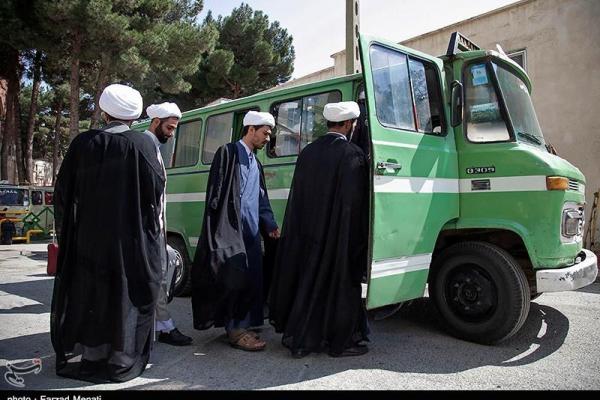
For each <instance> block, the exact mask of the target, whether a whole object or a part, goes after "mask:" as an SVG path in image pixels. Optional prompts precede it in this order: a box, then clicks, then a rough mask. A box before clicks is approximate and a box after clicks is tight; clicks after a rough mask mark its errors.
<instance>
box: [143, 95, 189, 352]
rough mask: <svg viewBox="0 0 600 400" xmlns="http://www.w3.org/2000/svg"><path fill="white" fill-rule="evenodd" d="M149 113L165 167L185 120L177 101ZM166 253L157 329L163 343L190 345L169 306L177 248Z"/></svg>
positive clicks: (150, 134)
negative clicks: (165, 148)
mask: <svg viewBox="0 0 600 400" xmlns="http://www.w3.org/2000/svg"><path fill="white" fill-rule="evenodd" d="M146 114H148V117H149V118H150V126H149V127H148V130H146V131H145V132H144V133H145V134H146V135H148V137H149V138H150V139H152V141H153V142H154V145H155V146H156V158H157V159H158V161H159V162H160V164H161V165H162V166H163V168H164V165H165V164H164V160H163V157H162V154H161V145H163V144H165V143H167V142H168V141H169V139H170V138H172V137H173V135H175V131H176V130H177V125H178V124H179V120H180V119H181V111H180V110H179V107H177V104H175V103H161V104H152V105H151V106H149V107H148V108H146ZM166 156H167V157H168V159H167V161H170V158H171V154H167V155H166ZM165 176H166V171H165ZM165 192H166V186H165V190H163V193H162V196H161V198H160V202H161V210H162V212H161V214H160V228H161V232H162V235H163V236H164V237H165V238H166V218H165V214H166V202H165ZM165 243H166V240H165ZM165 254H166V256H167V259H166V260H163V261H162V265H163V279H162V283H161V286H160V290H159V292H158V301H157V302H156V328H155V329H156V332H159V334H158V341H159V342H162V343H167V344H170V345H173V346H187V345H189V344H191V343H192V338H191V337H189V336H186V335H184V334H182V333H181V332H179V329H177V328H176V327H175V322H174V321H173V318H172V317H171V314H170V313H169V310H168V308H167V304H168V297H167V291H168V285H169V277H168V275H167V273H168V272H169V273H170V272H171V271H170V269H169V268H168V266H169V265H172V263H173V262H175V257H176V254H175V253H174V250H173V249H172V248H170V246H168V247H167V252H166V253H165Z"/></svg>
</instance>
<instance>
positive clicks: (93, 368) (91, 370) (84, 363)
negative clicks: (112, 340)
mask: <svg viewBox="0 0 600 400" xmlns="http://www.w3.org/2000/svg"><path fill="white" fill-rule="evenodd" d="M105 365H106V360H98V361H90V360H85V359H82V360H81V363H80V364H79V376H81V377H91V376H94V375H96V374H98V373H99V372H101V371H102V369H103V368H104V367H105Z"/></svg>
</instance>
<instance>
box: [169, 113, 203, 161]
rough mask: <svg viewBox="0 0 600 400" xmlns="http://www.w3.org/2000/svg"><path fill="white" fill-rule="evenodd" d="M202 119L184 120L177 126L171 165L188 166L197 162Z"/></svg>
mask: <svg viewBox="0 0 600 400" xmlns="http://www.w3.org/2000/svg"><path fill="white" fill-rule="evenodd" d="M201 129H202V121H200V120H197V121H191V122H184V123H183V124H180V125H179V126H178V127H177V135H176V136H175V153H174V157H173V161H172V164H173V167H189V166H192V165H196V163H197V162H198V153H199V149H200V132H201Z"/></svg>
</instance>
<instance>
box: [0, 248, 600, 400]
mask: <svg viewBox="0 0 600 400" xmlns="http://www.w3.org/2000/svg"><path fill="white" fill-rule="evenodd" d="M45 263H46V252H45V245H39V244H38V245H13V246H0V389H13V387H12V386H9V385H8V384H7V382H5V380H4V379H2V377H3V376H4V372H5V371H6V363H7V361H14V360H26V359H32V358H36V357H39V358H41V359H42V362H43V368H42V371H41V372H40V373H39V374H37V375H34V374H30V375H24V376H23V378H24V380H25V386H26V389H118V388H133V389H421V390H423V389H424V390H436V389H444V390H467V389H480V390H493V389H502V390H504V389H511V390H513V389H540V390H542V389H600V373H599V372H600V341H599V340H598V337H599V335H600V283H594V284H593V285H591V286H589V287H587V288H583V289H580V290H578V291H576V292H565V293H555V294H551V293H548V294H543V295H542V296H541V297H539V298H538V299H537V300H536V301H535V302H534V303H532V307H531V312H530V314H529V318H528V319H527V322H526V323H525V325H524V327H523V329H522V330H521V331H520V333H519V334H518V335H517V336H516V337H514V338H512V339H511V340H509V341H507V342H504V343H502V344H500V345H497V346H493V347H490V346H482V345H478V344H473V343H469V342H464V341H461V340H457V339H454V338H452V337H450V336H448V335H446V334H445V333H444V332H443V331H441V329H440V327H439V326H438V324H437V323H436V321H435V318H434V316H433V312H432V311H431V309H430V306H429V303H428V301H427V299H422V300H419V301H415V302H413V303H412V304H411V305H410V306H408V307H405V308H403V309H402V310H401V311H400V312H399V313H398V314H396V315H394V316H392V317H390V318H387V319H384V320H379V321H375V320H371V328H372V331H373V332H372V335H371V339H372V344H371V346H370V347H371V351H370V352H369V354H367V355H366V356H363V357H357V358H346V359H332V358H330V357H328V356H326V355H310V356H308V357H306V358H304V359H301V360H296V359H292V358H291V357H289V354H288V352H287V350H286V349H284V348H283V347H282V346H281V345H280V343H279V336H278V335H276V334H275V333H274V332H273V330H272V329H271V328H270V327H267V328H266V329H265V331H264V332H263V336H264V337H265V338H266V340H267V341H268V343H269V347H268V349H267V350H266V351H265V352H262V353H246V352H242V351H239V350H234V349H232V348H230V347H229V346H228V345H227V344H226V342H225V341H224V337H223V334H222V331H221V330H220V329H211V330H208V331H201V332H200V331H192V328H191V322H190V321H191V306H190V300H189V298H177V299H175V300H174V302H173V303H171V305H170V309H171V311H172V313H173V315H174V318H175V321H176V322H178V325H179V328H180V329H181V330H182V331H183V332H184V333H187V334H191V335H192V336H193V338H194V345H193V346H190V347H183V348H176V347H171V346H167V345H165V344H162V343H156V345H155V348H154V351H153V353H152V356H151V365H150V366H149V368H148V370H147V371H145V373H144V374H143V375H142V377H140V378H137V379H134V380H132V381H130V382H127V383H124V384H110V385H92V384H86V383H85V382H79V381H75V380H69V379H64V378H59V377H57V376H56V375H55V374H54V354H53V351H52V346H51V343H50V335H49V318H50V300H51V294H52V284H53V280H52V278H50V277H48V276H46V274H45V265H46V264H45Z"/></svg>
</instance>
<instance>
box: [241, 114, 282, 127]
mask: <svg viewBox="0 0 600 400" xmlns="http://www.w3.org/2000/svg"><path fill="white" fill-rule="evenodd" d="M261 125H269V126H270V127H271V128H273V127H275V118H273V116H272V115H271V114H270V113H268V112H258V111H248V113H247V114H246V115H245V116H244V126H261Z"/></svg>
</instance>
